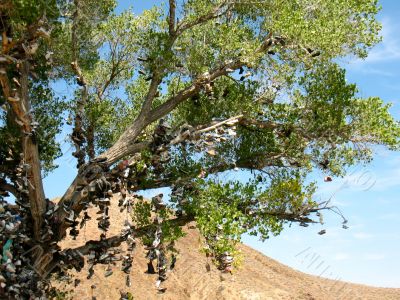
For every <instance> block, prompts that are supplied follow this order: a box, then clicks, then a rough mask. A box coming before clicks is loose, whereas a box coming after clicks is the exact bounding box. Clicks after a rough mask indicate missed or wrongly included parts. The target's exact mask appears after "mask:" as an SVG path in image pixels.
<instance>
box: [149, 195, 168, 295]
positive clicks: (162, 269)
mask: <svg viewBox="0 0 400 300" xmlns="http://www.w3.org/2000/svg"><path fill="white" fill-rule="evenodd" d="M162 198H163V194H159V195H156V196H154V197H153V198H152V199H151V204H152V211H154V212H155V213H156V217H155V219H154V224H155V225H156V230H155V232H154V238H153V242H152V244H151V245H150V246H147V247H146V248H145V249H147V250H148V252H147V255H146V258H147V259H148V260H149V262H148V263H147V271H146V273H148V274H158V278H157V281H156V288H157V290H158V292H159V293H164V292H165V291H166V290H167V289H166V288H163V287H161V283H162V282H164V281H165V280H166V279H167V265H168V260H167V258H166V255H165V247H164V246H163V244H162V242H161V239H162V229H161V224H162V222H163V219H162V218H161V217H159V212H160V211H161V210H164V209H165V208H166V204H165V203H164V202H163V199H162ZM154 260H157V269H156V270H155V269H154V266H153V261H154Z"/></svg>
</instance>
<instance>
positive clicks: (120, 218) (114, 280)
mask: <svg viewBox="0 0 400 300" xmlns="http://www.w3.org/2000/svg"><path fill="white" fill-rule="evenodd" d="M115 202H117V201H114V204H113V205H112V207H110V215H111V228H110V233H109V234H110V235H112V234H117V233H119V232H120V229H121V227H122V224H123V222H124V220H125V218H126V214H125V213H123V214H121V213H120V212H119V210H118V208H117V206H116V204H115ZM89 215H90V216H91V217H92V220H91V221H89V223H88V225H87V226H86V229H85V230H84V232H82V233H83V234H80V235H79V237H78V238H77V240H75V241H74V240H72V238H70V237H69V238H68V239H67V240H65V241H63V242H62V244H61V246H62V247H63V248H65V247H77V246H80V245H82V244H84V243H85V240H91V239H98V237H99V234H100V231H99V230H98V229H97V223H96V220H95V219H96V217H97V216H98V215H96V212H95V211H94V210H93V211H89ZM185 231H186V232H187V235H186V237H184V238H182V239H181V240H180V241H179V242H178V243H177V248H178V249H179V250H180V254H179V257H178V260H177V263H176V267H175V268H174V270H173V271H170V272H169V273H168V279H167V281H166V282H165V283H163V286H164V287H166V288H167V290H166V292H165V293H164V294H157V290H156V288H155V281H156V275H148V274H145V273H144V272H145V271H146V270H147V260H146V259H145V252H144V251H143V247H142V246H141V245H139V246H138V247H137V249H136V250H135V251H136V255H135V257H134V261H133V267H132V271H131V275H130V276H131V281H132V286H131V287H130V288H127V287H126V286H125V274H124V273H123V272H122V271H121V270H120V268H121V267H120V262H117V265H116V266H113V267H112V269H113V274H112V275H111V276H109V277H105V276H104V272H105V269H106V267H107V266H104V265H97V266H95V271H96V272H95V275H94V276H93V277H92V278H91V279H90V280H87V279H86V276H87V274H88V273H87V268H85V269H84V270H82V272H80V273H78V274H77V273H73V275H74V277H73V280H74V279H79V280H80V283H79V284H78V285H77V286H74V285H73V284H72V283H71V284H67V283H65V282H63V283H62V284H59V283H56V285H57V286H59V287H62V288H63V289H65V290H71V293H70V296H72V298H73V299H79V300H86V299H89V300H90V299H91V297H92V295H93V296H95V297H96V298H97V299H98V300H106V299H112V300H116V299H119V297H120V291H129V292H131V293H132V294H133V296H134V299H140V300H142V299H143V300H146V299H163V300H164V299H174V300H179V299H229V300H235V299H246V300H256V299H260V300H261V299H262V300H266V299H280V300H281V299H307V300H312V299H321V300H322V299H323V300H329V299H335V300H336V299H340V300H342V299H351V300H354V299H362V300H365V299H377V300H378V299H379V300H383V299H400V289H386V288H374V287H368V286H364V285H359V284H351V283H345V282H338V281H332V280H328V279H322V278H318V277H316V276H311V275H307V274H304V273H301V272H298V271H295V270H293V269H291V268H289V267H287V266H285V265H282V264H280V263H278V262H277V261H274V260H272V259H270V258H268V257H266V256H264V255H263V254H261V253H260V252H258V251H255V250H253V249H251V248H250V247H247V246H245V245H241V246H240V249H241V251H242V253H243V258H244V260H243V264H242V267H241V268H240V269H239V270H236V271H235V272H234V274H233V275H231V274H221V272H220V271H218V270H217V269H216V268H215V267H213V266H212V267H211V270H210V271H209V272H208V271H207V269H206V265H207V258H206V257H205V255H203V254H202V253H200V252H199V249H200V247H201V243H200V235H199V232H198V230H197V229H196V227H195V224H189V225H188V226H187V227H186V228H185ZM92 285H95V286H96V288H94V289H92V288H91V286H92Z"/></svg>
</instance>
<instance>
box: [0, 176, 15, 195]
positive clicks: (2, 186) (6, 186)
mask: <svg viewBox="0 0 400 300" xmlns="http://www.w3.org/2000/svg"><path fill="white" fill-rule="evenodd" d="M0 190H3V191H7V192H9V193H11V194H13V195H14V197H15V198H17V197H18V191H17V189H16V188H15V187H14V186H12V185H11V184H8V183H6V182H3V181H1V180H0Z"/></svg>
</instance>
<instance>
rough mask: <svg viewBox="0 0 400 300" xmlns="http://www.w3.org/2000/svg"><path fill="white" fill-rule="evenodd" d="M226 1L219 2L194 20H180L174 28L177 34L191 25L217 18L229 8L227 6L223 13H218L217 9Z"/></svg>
mask: <svg viewBox="0 0 400 300" xmlns="http://www.w3.org/2000/svg"><path fill="white" fill-rule="evenodd" d="M227 3H228V1H223V2H222V3H221V4H219V5H218V6H216V7H214V9H213V10H212V11H211V12H209V13H208V14H204V15H201V16H199V17H198V18H197V19H195V20H193V21H191V22H185V20H182V21H181V22H180V23H178V25H177V29H176V31H177V35H181V34H182V33H183V32H184V31H186V30H188V29H190V28H192V27H194V26H196V25H199V24H202V23H206V22H208V21H210V20H213V19H216V18H218V17H220V16H223V15H224V14H225V13H226V12H227V11H228V10H229V7H228V9H227V10H226V11H225V12H223V13H220V14H218V11H219V10H220V9H221V8H222V7H224V6H225V5H226V4H227Z"/></svg>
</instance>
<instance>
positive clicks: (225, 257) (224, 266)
mask: <svg viewBox="0 0 400 300" xmlns="http://www.w3.org/2000/svg"><path fill="white" fill-rule="evenodd" d="M233 260H234V259H233V256H232V255H231V254H230V253H229V252H224V253H223V254H222V255H219V256H218V263H219V269H220V270H222V271H223V272H225V273H232V269H233V266H232V264H233Z"/></svg>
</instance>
